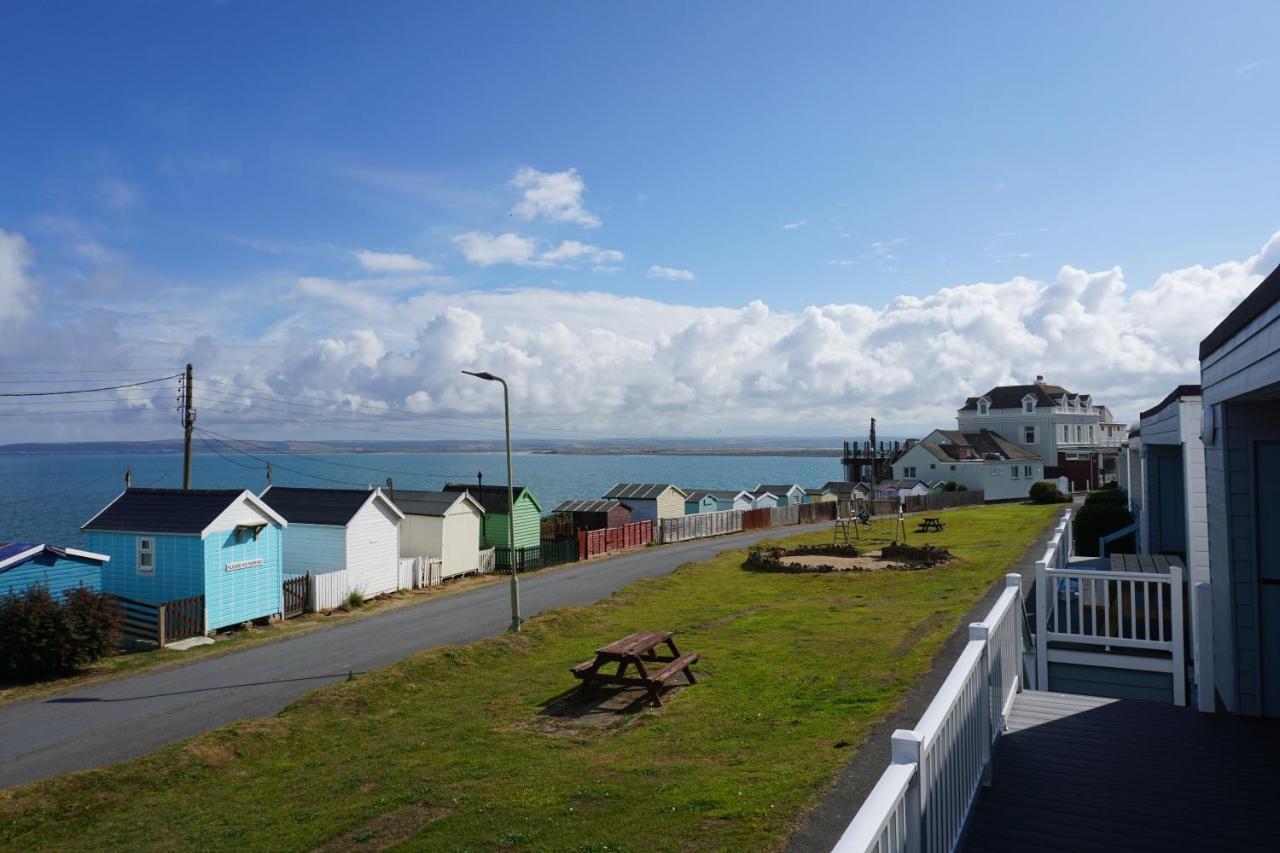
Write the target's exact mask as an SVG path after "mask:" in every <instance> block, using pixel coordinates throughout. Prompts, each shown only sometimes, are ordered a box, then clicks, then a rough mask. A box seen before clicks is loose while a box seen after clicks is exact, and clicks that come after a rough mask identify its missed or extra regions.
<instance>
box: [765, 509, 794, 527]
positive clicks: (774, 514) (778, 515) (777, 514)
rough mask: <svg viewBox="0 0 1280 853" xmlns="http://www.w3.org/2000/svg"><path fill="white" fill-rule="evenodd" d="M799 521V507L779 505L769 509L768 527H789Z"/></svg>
mask: <svg viewBox="0 0 1280 853" xmlns="http://www.w3.org/2000/svg"><path fill="white" fill-rule="evenodd" d="M799 523H800V507H798V506H780V507H774V508H773V509H770V510H769V526H770V527H789V526H791V525H793V524H799Z"/></svg>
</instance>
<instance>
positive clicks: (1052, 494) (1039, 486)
mask: <svg viewBox="0 0 1280 853" xmlns="http://www.w3.org/2000/svg"><path fill="white" fill-rule="evenodd" d="M1029 497H1030V498H1031V502H1032V503H1033V504H1060V503H1066V502H1067V501H1069V500H1071V498H1069V497H1067V496H1066V495H1064V494H1063V493H1062V492H1060V491H1058V486H1057V484H1056V483H1052V482H1050V481H1049V480H1041V481H1040V482H1038V483H1032V484H1031V491H1030V493H1029Z"/></svg>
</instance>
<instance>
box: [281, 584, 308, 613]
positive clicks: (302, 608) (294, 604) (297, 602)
mask: <svg viewBox="0 0 1280 853" xmlns="http://www.w3.org/2000/svg"><path fill="white" fill-rule="evenodd" d="M310 586H311V576H310V575H293V576H291V577H287V578H285V579H284V612H283V613H282V614H281V615H282V616H284V618H285V619H292V618H293V617H295V616H301V615H302V614H303V613H306V612H307V603H308V601H309V600H310V594H309V593H308V592H307V590H308V588H309V587H310Z"/></svg>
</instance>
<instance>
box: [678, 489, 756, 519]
mask: <svg viewBox="0 0 1280 853" xmlns="http://www.w3.org/2000/svg"><path fill="white" fill-rule="evenodd" d="M732 509H737V510H748V509H751V493H750V492H748V491H747V490H746V489H738V490H736V491H735V490H733V489H693V490H691V491H690V492H689V495H688V497H687V498H685V502H684V512H685V515H693V514H695V513H699V512H724V511H726V510H732Z"/></svg>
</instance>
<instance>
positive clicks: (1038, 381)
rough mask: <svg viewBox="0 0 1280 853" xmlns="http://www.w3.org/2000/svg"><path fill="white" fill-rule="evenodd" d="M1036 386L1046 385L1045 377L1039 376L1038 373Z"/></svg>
mask: <svg viewBox="0 0 1280 853" xmlns="http://www.w3.org/2000/svg"><path fill="white" fill-rule="evenodd" d="M1036 384H1037V385H1043V384H1044V377H1043V376H1041V375H1040V374H1038V373H1037V374H1036Z"/></svg>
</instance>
